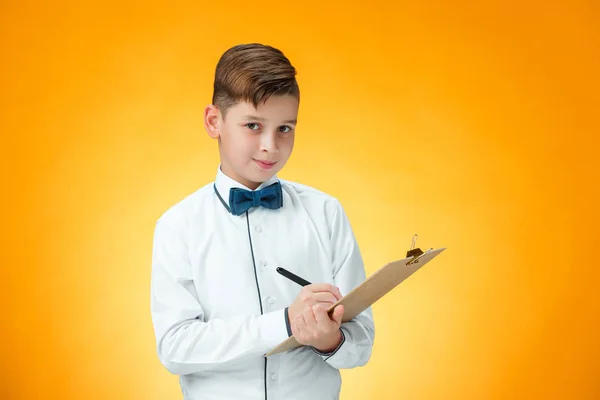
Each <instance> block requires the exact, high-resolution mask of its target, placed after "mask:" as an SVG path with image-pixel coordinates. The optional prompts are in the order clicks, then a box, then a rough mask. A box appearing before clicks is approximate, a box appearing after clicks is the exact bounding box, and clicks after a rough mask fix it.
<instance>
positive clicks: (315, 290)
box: [288, 283, 342, 322]
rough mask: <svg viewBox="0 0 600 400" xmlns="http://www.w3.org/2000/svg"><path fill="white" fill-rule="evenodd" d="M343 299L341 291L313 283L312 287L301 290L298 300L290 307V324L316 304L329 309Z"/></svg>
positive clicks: (326, 285) (308, 286)
mask: <svg viewBox="0 0 600 400" xmlns="http://www.w3.org/2000/svg"><path fill="white" fill-rule="evenodd" d="M341 298H342V294H341V293H340V289H338V288H337V287H335V286H333V285H330V284H329V283H313V284H311V285H306V286H304V287H303V288H302V290H300V293H299V294H298V296H297V297H296V300H294V302H293V303H292V304H291V305H290V306H289V307H288V316H289V319H290V322H292V321H293V320H294V318H296V316H297V315H298V314H301V313H302V312H303V311H304V310H305V309H306V308H310V307H312V306H314V305H315V304H322V305H324V306H325V307H326V308H329V307H330V306H331V305H333V304H335V302H336V301H338V300H340V299H341Z"/></svg>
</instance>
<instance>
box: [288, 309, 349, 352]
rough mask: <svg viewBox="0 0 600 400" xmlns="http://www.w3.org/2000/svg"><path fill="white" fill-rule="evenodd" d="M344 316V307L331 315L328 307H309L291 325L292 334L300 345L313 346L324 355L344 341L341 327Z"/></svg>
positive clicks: (335, 310)
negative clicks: (328, 312)
mask: <svg viewBox="0 0 600 400" xmlns="http://www.w3.org/2000/svg"><path fill="white" fill-rule="evenodd" d="M343 316H344V306H342V305H339V306H337V307H336V308H335V309H334V310H333V313H332V315H331V318H330V317H329V315H328V314H327V307H326V306H325V305H322V304H315V305H314V306H312V307H307V308H305V309H304V311H303V312H302V313H300V314H298V315H297V316H296V317H295V318H294V319H293V320H292V321H291V323H290V325H291V328H292V333H293V335H294V337H295V338H296V341H298V343H300V344H304V345H307V346H312V347H314V348H315V349H317V350H319V351H320V352H322V353H329V352H332V351H333V350H335V349H336V348H337V347H338V345H339V344H340V342H341V341H342V333H341V332H340V325H341V323H342V317H343Z"/></svg>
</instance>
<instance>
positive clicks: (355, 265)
mask: <svg viewBox="0 0 600 400" xmlns="http://www.w3.org/2000/svg"><path fill="white" fill-rule="evenodd" d="M331 243H332V249H333V255H332V257H333V260H332V261H333V280H334V284H335V285H336V286H337V287H339V288H340V291H341V292H342V295H344V294H347V293H350V292H351V291H352V290H353V289H354V288H355V287H357V286H358V285H360V284H361V283H362V282H364V281H365V279H366V273H365V268H364V264H363V260H362V256H361V254H360V250H359V247H358V244H357V243H356V238H355V236H354V233H353V231H352V227H351V226H350V222H349V220H348V217H347V216H346V213H345V212H344V209H343V208H342V206H341V204H340V203H339V202H338V201H337V200H336V201H335V207H334V212H333V218H332V223H331ZM340 329H341V331H342V341H341V343H340V345H339V346H338V347H337V349H335V350H334V351H333V352H331V353H321V352H319V351H317V350H316V349H313V350H315V351H316V352H317V354H319V355H321V357H322V358H323V360H324V361H325V362H327V363H329V364H330V365H331V366H332V367H334V368H337V369H342V368H355V367H360V366H364V365H365V364H366V363H367V362H368V361H369V358H370V357H371V351H372V348H373V341H374V339H375V326H374V321H373V312H372V309H371V307H369V308H367V309H366V310H364V311H363V312H361V313H360V314H358V315H357V316H356V317H354V318H353V319H352V320H350V321H348V322H344V323H342V325H341V327H340Z"/></svg>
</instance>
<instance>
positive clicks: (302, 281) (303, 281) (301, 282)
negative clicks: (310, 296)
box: [276, 267, 310, 286]
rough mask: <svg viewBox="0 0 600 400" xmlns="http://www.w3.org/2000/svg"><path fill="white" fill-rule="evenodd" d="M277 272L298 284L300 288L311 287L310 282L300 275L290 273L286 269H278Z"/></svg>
mask: <svg viewBox="0 0 600 400" xmlns="http://www.w3.org/2000/svg"><path fill="white" fill-rule="evenodd" d="M276 271H277V272H279V273H280V274H281V275H283V276H285V277H286V278H288V279H290V280H292V281H294V282H296V283H297V284H298V285H300V286H306V285H310V282H309V281H307V280H306V279H302V278H300V277H299V276H298V275H295V274H292V273H291V272H290V271H288V270H286V269H283V268H281V267H277V269H276Z"/></svg>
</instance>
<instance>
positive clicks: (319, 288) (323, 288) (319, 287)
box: [304, 283, 334, 293]
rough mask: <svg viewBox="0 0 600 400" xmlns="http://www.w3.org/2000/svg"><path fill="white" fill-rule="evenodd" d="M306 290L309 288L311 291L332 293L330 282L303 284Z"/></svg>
mask: <svg viewBox="0 0 600 400" xmlns="http://www.w3.org/2000/svg"><path fill="white" fill-rule="evenodd" d="M304 288H306V289H307V290H310V291H311V292H313V293H318V292H332V293H333V290H334V289H333V285H332V284H330V283H313V284H310V285H307V286H304Z"/></svg>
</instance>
